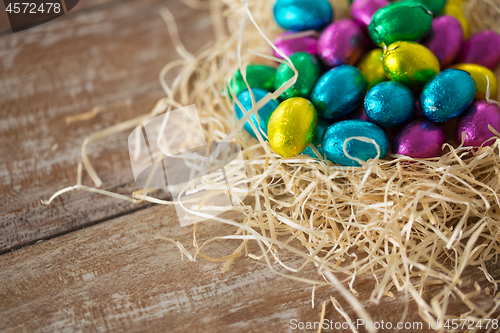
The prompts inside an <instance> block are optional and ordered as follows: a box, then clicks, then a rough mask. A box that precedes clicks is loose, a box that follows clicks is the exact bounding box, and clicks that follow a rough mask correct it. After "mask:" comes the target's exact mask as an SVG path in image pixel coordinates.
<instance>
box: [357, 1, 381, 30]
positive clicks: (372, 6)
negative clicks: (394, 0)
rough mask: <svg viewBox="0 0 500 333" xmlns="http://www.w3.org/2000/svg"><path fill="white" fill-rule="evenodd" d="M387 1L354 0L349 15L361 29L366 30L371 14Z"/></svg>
mask: <svg viewBox="0 0 500 333" xmlns="http://www.w3.org/2000/svg"><path fill="white" fill-rule="evenodd" d="M389 3H390V2H389V1H387V0H356V1H354V2H353V3H352V5H351V17H352V18H353V20H354V21H356V22H357V23H358V24H359V25H360V26H361V27H362V28H363V29H365V30H368V25H369V24H370V22H371V21H372V17H373V15H374V14H375V13H376V12H377V11H378V10H379V9H381V8H384V7H385V6H387V5H389Z"/></svg>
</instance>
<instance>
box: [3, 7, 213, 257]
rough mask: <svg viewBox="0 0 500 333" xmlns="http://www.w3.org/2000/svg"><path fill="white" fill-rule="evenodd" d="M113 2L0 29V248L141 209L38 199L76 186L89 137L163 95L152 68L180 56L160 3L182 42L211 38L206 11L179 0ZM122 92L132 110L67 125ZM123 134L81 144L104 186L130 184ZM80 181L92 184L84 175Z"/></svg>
mask: <svg viewBox="0 0 500 333" xmlns="http://www.w3.org/2000/svg"><path fill="white" fill-rule="evenodd" d="M104 2H105V1H104V0H101V1H94V5H96V6H97V4H99V3H100V4H101V5H102V4H103V3H104ZM82 3H86V2H85V1H82ZM91 3H92V1H91V2H89V3H87V6H91ZM111 4H112V5H107V6H104V5H103V6H102V7H99V6H98V7H96V8H97V9H96V10H95V11H94V10H88V11H84V10H82V11H80V12H76V13H74V14H73V13H70V14H69V15H67V17H66V16H65V17H64V18H61V20H59V19H58V20H55V21H52V22H50V23H47V24H45V25H42V26H39V27H36V28H33V29H30V30H27V31H23V32H19V33H16V34H4V35H2V36H1V37H0V142H2V144H1V145H0V184H1V185H0V253H1V252H5V251H7V250H9V249H12V248H17V247H19V246H22V245H25V244H31V243H33V242H35V241H37V240H39V239H44V238H50V237H53V236H54V235H57V234H61V233H64V232H66V231H68V230H75V229H77V228H80V227H82V226H85V225H89V224H93V223H96V222H97V221H101V220H104V219H106V218H107V217H112V216H116V215H119V214H124V213H127V212H130V211H133V210H136V209H137V208H138V207H136V206H134V205H133V204H128V203H123V202H120V201H117V200H112V199H108V198H103V197H99V198H98V199H96V198H95V196H92V195H88V194H87V193H83V192H76V193H71V194H68V195H65V196H64V197H63V198H62V199H61V200H58V202H56V205H54V206H52V207H50V208H47V207H45V206H42V205H41V204H40V199H41V198H45V199H47V198H48V197H49V196H50V195H52V194H53V193H54V192H55V191H57V190H59V189H61V188H63V187H66V186H71V185H73V184H75V181H76V178H75V177H76V165H77V163H78V162H79V161H80V145H81V143H82V142H83V139H84V138H85V137H86V136H88V135H90V134H92V133H94V132H96V131H98V130H101V129H103V128H105V127H107V126H110V125H113V124H116V123H118V122H120V121H124V120H128V119H131V118H133V117H135V116H138V115H140V114H143V113H146V112H148V111H150V110H151V108H152V107H153V106H154V105H155V103H156V101H157V100H158V99H159V98H161V97H163V96H164V92H163V91H162V89H161V87H160V84H159V82H158V73H159V72H160V69H161V68H162V66H163V65H165V64H166V63H168V62H169V61H172V60H174V59H177V58H178V56H177V54H176V53H175V52H174V51H173V48H172V45H171V43H170V39H169V37H168V31H167V28H166V25H165V23H164V22H163V20H162V19H161V17H160V15H159V13H158V11H159V9H160V8H161V7H162V6H168V7H169V8H170V10H171V11H172V12H173V13H174V15H175V17H176V19H177V21H178V23H179V30H180V32H181V38H182V39H183V40H184V41H185V42H186V47H187V48H188V50H191V51H195V50H197V49H199V48H200V47H201V46H202V45H204V44H205V43H206V42H207V41H209V40H210V39H211V30H210V29H209V28H210V19H209V17H208V14H207V13H206V12H205V13H204V12H196V11H193V10H191V9H189V8H188V7H186V6H185V5H183V4H182V3H181V2H180V1H176V0H170V1H162V0H140V1H139V0H136V1H115V2H113V3H111ZM124 99H130V100H131V101H132V108H128V107H125V106H124V107H120V108H116V109H114V110H111V111H109V112H107V113H104V114H101V115H99V116H97V117H96V118H94V119H92V120H89V121H84V122H78V123H73V124H71V125H67V124H66V123H65V121H64V118H65V117H66V116H69V115H75V114H79V113H82V112H87V111H90V110H91V109H92V108H93V107H94V106H100V105H108V104H111V103H114V102H116V101H120V100H124ZM128 134H129V133H120V134H119V135H114V136H111V137H109V138H106V139H104V140H102V141H101V142H99V143H95V144H91V145H90V146H89V148H88V153H89V156H90V159H91V161H92V162H93V164H94V166H95V168H96V170H97V172H98V173H99V175H100V176H101V178H102V180H103V182H104V188H107V189H115V190H116V191H117V192H120V193H123V194H130V193H131V192H132V191H133V190H135V189H136V188H135V187H134V184H133V176H132V171H131V168H130V162H129V155H128V148H127V137H128ZM54 145H57V146H58V148H57V150H55V151H54V150H53V149H52V147H53V146H54ZM84 183H85V184H88V185H91V184H90V181H89V179H88V178H86V177H84Z"/></svg>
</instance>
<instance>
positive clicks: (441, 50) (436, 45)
mask: <svg viewBox="0 0 500 333" xmlns="http://www.w3.org/2000/svg"><path fill="white" fill-rule="evenodd" d="M463 43H464V33H463V31H462V26H461V25H460V21H458V20H457V19H456V18H454V17H453V16H450V15H443V16H440V17H437V18H435V19H434V20H432V30H431V33H430V34H429V36H428V37H427V38H426V39H425V40H424V41H423V42H422V44H423V45H424V46H425V47H427V48H428V49H429V50H431V51H432V53H434V55H435V56H436V58H437V59H438V60H439V64H440V65H441V67H444V66H448V65H450V64H452V63H453V62H454V61H455V59H456V58H457V57H458V55H459V54H460V51H461V50H462V46H463Z"/></svg>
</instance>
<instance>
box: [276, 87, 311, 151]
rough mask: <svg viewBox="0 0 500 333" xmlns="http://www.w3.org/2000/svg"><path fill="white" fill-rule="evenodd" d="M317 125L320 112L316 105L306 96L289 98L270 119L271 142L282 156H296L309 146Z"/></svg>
mask: <svg viewBox="0 0 500 333" xmlns="http://www.w3.org/2000/svg"><path fill="white" fill-rule="evenodd" d="M317 126H318V114H317V113H316V109H315V108H314V105H313V104H312V103H311V102H309V101H308V100H307V99H305V98H301V97H294V98H289V99H287V100H286V101H283V102H282V103H281V104H280V105H279V106H278V108H277V109H276V110H275V111H274V112H273V114H272V115H271V118H270V119H269V124H268V127H267V128H268V138H269V143H270V144H271V147H272V148H273V149H274V151H275V152H276V153H277V154H278V155H280V156H281V157H285V158H287V157H293V156H296V155H297V154H300V153H301V152H303V151H304V149H306V148H307V146H309V144H310V143H311V141H312V140H313V138H314V134H315V132H316V127H317Z"/></svg>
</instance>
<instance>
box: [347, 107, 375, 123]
mask: <svg viewBox="0 0 500 333" xmlns="http://www.w3.org/2000/svg"><path fill="white" fill-rule="evenodd" d="M347 118H348V119H359V120H364V121H368V122H369V121H370V120H368V116H367V115H366V111H365V107H364V106H363V105H360V106H359V107H358V108H357V109H356V110H354V111H353V112H352V113H350V114H349V116H348V117H347Z"/></svg>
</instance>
